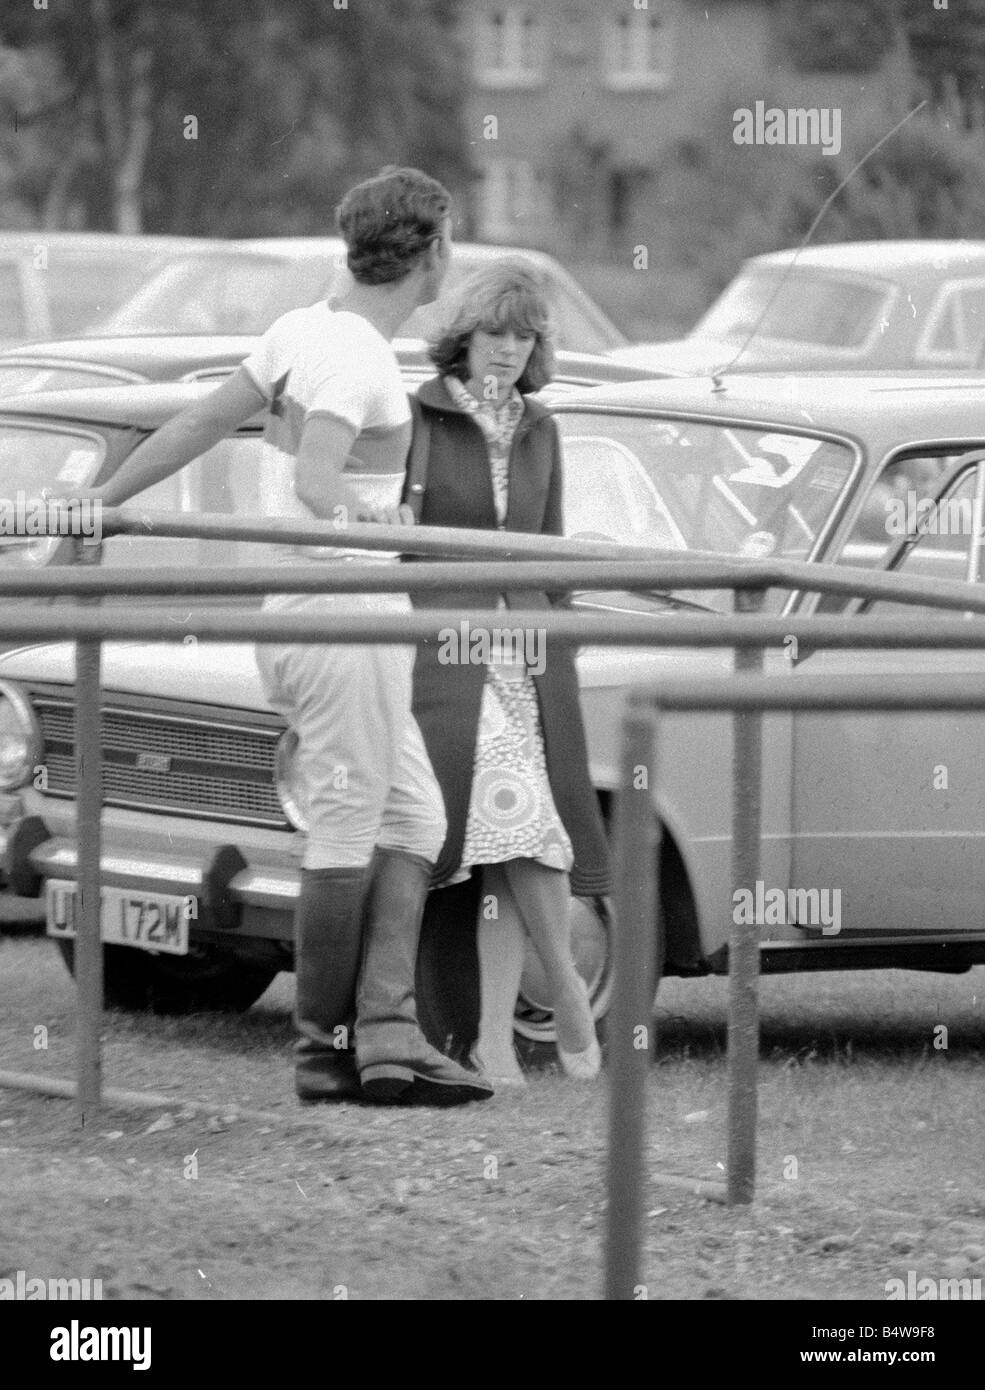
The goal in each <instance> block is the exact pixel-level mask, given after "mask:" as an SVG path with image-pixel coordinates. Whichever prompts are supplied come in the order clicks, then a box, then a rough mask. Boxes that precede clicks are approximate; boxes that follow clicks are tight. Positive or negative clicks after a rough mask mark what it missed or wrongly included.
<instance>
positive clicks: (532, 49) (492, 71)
mask: <svg viewBox="0 0 985 1390" xmlns="http://www.w3.org/2000/svg"><path fill="white" fill-rule="evenodd" d="M544 47H545V44H544V25H543V22H542V20H540V19H539V18H538V17H537V16H536V14H535V13H534V11H533V9H532V8H528V7H527V6H524V5H500V6H497V8H496V9H493V10H488V11H486V12H485V13H484V14H481V15H480V16H479V18H478V21H477V30H476V77H477V79H478V81H479V82H480V83H481V84H482V85H483V86H484V87H533V86H536V85H538V84H539V83H541V82H543V80H544V66H545V65H544Z"/></svg>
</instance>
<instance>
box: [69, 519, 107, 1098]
mask: <svg viewBox="0 0 985 1390" xmlns="http://www.w3.org/2000/svg"><path fill="white" fill-rule="evenodd" d="M76 560H77V562H78V563H79V564H95V563H98V560H99V546H96V545H86V544H85V542H84V541H82V540H78V541H76ZM93 601H94V602H95V603H97V604H98V602H99V600H98V599H95V600H85V599H82V600H81V602H82V603H86V602H93ZM101 665H102V643H101V641H100V640H98V639H96V640H93V641H83V640H80V641H77V642H76V644H75V770H76V787H77V796H76V806H77V817H78V821H77V827H78V828H77V844H78V891H79V907H80V913H79V923H78V928H77V935H76V940H75V984H76V994H77V1000H78V1035H77V1052H76V1088H75V1104H76V1113H77V1115H78V1118H79V1123H80V1124H81V1125H82V1126H84V1125H85V1124H86V1122H87V1121H88V1120H91V1119H92V1118H93V1117H94V1115H95V1114H96V1113H97V1111H98V1109H99V1106H100V1104H101V1100H102V1057H101V1049H100V1032H101V1029H102V1017H103V946H102V941H101V939H100V915H101V914H100V898H101V891H100V890H101V873H100V862H101V859H102V824H101V822H102V811H103V744H102V720H101V714H100V669H101Z"/></svg>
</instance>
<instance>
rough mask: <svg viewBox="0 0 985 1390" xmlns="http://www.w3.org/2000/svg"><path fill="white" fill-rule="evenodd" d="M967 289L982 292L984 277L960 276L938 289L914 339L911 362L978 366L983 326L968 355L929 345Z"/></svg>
mask: <svg viewBox="0 0 985 1390" xmlns="http://www.w3.org/2000/svg"><path fill="white" fill-rule="evenodd" d="M969 286H971V287H974V288H976V289H980V290H982V291H983V292H985V275H979V276H970V275H966V276H962V277H961V279H959V280H947V281H945V283H944V284H943V285H941V286H940V287H939V289H938V291H937V294H936V296H935V298H934V302H933V304H932V305H931V307H930V312H929V313H928V315H927V321H926V323H925V324H924V326H923V328H922V329H921V330H920V336H919V337H918V338H917V343H916V348H915V349H914V353H913V360H914V363H916V364H917V365H923V364H926V365H928V366H943V367H974V366H977V365H979V364H980V363H981V361H982V358H983V354H985V324H983V327H982V336H981V341H980V342H979V343H978V346H977V348H975V349H972V350H971V352H970V353H969V354H964V353H962V352H961V351H952V350H950V349H948V348H939V347H937V348H935V347H932V346H931V344H932V342H933V338H934V334H935V333H936V332H937V331H938V329H939V328H940V326H941V322H942V320H943V318H944V316H945V314H946V313H947V312H948V310H949V308H950V306H951V304H952V303H953V301H954V299H955V297H956V296H958V295H959V294H960V293H961V292H962V290H965V289H967V288H968V287H969Z"/></svg>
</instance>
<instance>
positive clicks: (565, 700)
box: [405, 377, 611, 897]
mask: <svg viewBox="0 0 985 1390" xmlns="http://www.w3.org/2000/svg"><path fill="white" fill-rule="evenodd" d="M412 410H413V412H414V420H415V428H416V427H417V424H418V420H419V418H420V413H421V412H426V414H427V418H428V421H429V423H430V429H431V434H430V449H429V461H428V471H427V486H426V489H425V492H424V497H423V506H422V509H421V514H420V521H421V524H422V525H427V526H463V527H471V528H474V529H479V530H491V531H495V530H497V529H504V530H508V531H526V532H530V533H533V534H535V535H551V536H556V535H561V534H562V529H563V527H562V510H561V476H562V475H561V447H560V440H559V437H558V432H557V425H556V424H555V422H554V420H553V419H552V418H551V416H550V415H549V414H548V412H547V411H546V410H545V409H544V407H543V406H542V405H541V404H540V403H539V402H537V401H534V400H532V399H529V398H528V399H525V401H524V412H523V415H522V416H521V417H520V421H519V423H518V425H517V428H516V433H515V434H514V436H513V444H512V448H511V451H510V460H509V470H510V471H509V504H508V511H507V514H506V521H505V524H504V526H503V527H502V528H500V527H499V523H498V521H497V518H496V508H495V502H494V500H493V490H492V479H491V475H490V467H489V450H488V445H487V444H486V440H485V436H484V435H483V433H482V431H481V429H480V428H479V426H478V424H477V423H476V421H475V420H474V419H473V418H472V416H471V415H470V414H469V413H468V412H467V411H465V410H463V409H462V408H461V407H460V406H459V405H457V404H456V402H455V401H454V400H453V399H452V398H451V396H450V395H449V394H448V391H447V390H446V388H445V385H444V383H443V382H442V380H441V378H440V377H435V378H433V379H432V380H430V381H426V382H425V383H424V384H423V385H422V386H421V387H420V389H419V391H418V393H417V399H416V400H413V399H412ZM405 500H406V498H405ZM498 600H499V594H498V593H496V592H492V591H490V592H485V591H482V592H478V593H468V594H463V593H461V592H458V591H441V592H436V593H428V594H418V595H415V596H414V604H415V606H416V607H419V608H475V609H482V608H487V609H495V608H496V606H497V603H498ZM506 602H507V604H508V606H509V607H510V608H514V609H527V610H531V609H544V610H545V611H546V610H548V609H550V607H551V602H550V600H549V598H548V596H547V595H546V594H545V593H544V592H542V591H533V590H524V591H520V590H517V591H515V592H513V593H511V594H507V595H506ZM490 626H499V627H508V626H509V619H508V617H507V615H506V614H505V613H501V614H500V616H499V617H498V618H497V619H496V621H495V622H493V623H490ZM544 665H545V670H544V673H543V674H542V675H539V676H534V678H533V679H534V684H535V686H536V689H537V699H538V703H539V706H540V717H541V728H542V730H543V734H544V751H545V755H546V760H547V775H548V779H549V781H550V784H551V791H552V793H553V796H554V804H555V805H556V806H557V810H558V814H559V815H560V817H561V820H562V821H563V823H564V827H565V829H566V830H567V832H568V834H569V835H570V837H571V844H572V848H573V850H574V866H573V868H572V872H571V888H572V892H574V893H577V894H580V895H582V896H586V897H589V896H592V895H595V894H606V893H608V892H609V891H610V890H611V883H610V870H609V855H608V848H607V843H606V836H605V830H604V827H603V824H602V818H601V815H600V813H599V806H598V800H597V798H596V795H595V791H594V788H593V787H592V781H591V777H590V775H589V771H588V753H587V749H586V746H585V730H584V724H583V721H582V715H581V706H580V704H579V699H578V679H577V675H576V672H575V664H574V654H573V651H572V648H571V647H565V646H561V645H557V646H555V645H554V644H551V643H548V646H547V652H546V660H545V663H544ZM485 677H486V668H485V666H483V665H481V664H475V665H473V664H471V663H464V662H463V663H457V664H454V665H443V664H441V663H439V661H438V644H437V643H436V642H431V643H425V644H424V645H422V646H421V647H419V648H418V655H417V661H416V664H415V668H414V714H415V715H416V717H417V720H418V723H419V724H420V726H421V732H422V733H423V735H424V742H425V745H426V746H427V750H428V755H429V756H430V759H431V763H432V765H433V767H434V771H435V774H436V776H437V779H438V782H439V784H440V786H441V790H442V793H443V795H444V799H445V810H446V812H447V815H448V836H447V838H446V840H445V844H444V847H443V849H442V851H441V855H440V857H439V860H438V864H437V866H436V869H435V875H434V877H435V881H436V882H442V881H443V880H444V879H446V878H447V877H448V876H449V875H450V874H452V873H454V871H455V870H456V869H457V868H458V867H459V865H460V864H461V858H462V849H463V846H464V842H465V822H466V817H467V815H468V807H469V799H470V797H471V792H472V772H473V764H474V759H475V745H476V736H477V731H478V726H479V712H480V707H481V702H482V691H483V686H484V684H485Z"/></svg>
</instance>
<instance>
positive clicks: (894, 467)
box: [838, 454, 960, 566]
mask: <svg viewBox="0 0 985 1390" xmlns="http://www.w3.org/2000/svg"><path fill="white" fill-rule="evenodd" d="M958 457H960V456H959V455H957V454H921V455H907V456H906V457H904V458H896V459H892V460H891V461H890V462H889V463H888V464H887V465H886V467H885V468H884V469H883V471H882V473H881V474H880V476H879V478H878V479H877V480H876V482H875V484H874V485H873V487H872V488H871V490H870V492H869V494H868V496H867V497H866V499H865V502H864V505H863V507H862V510H861V512H860V513H859V514H858V516H857V517H856V519H855V524H854V526H853V527H852V531H851V534H850V535H849V537H848V539H847V541H846V542H845V545H844V546H843V548H842V551H841V554H840V555H839V556H838V564H840V565H860V566H875V565H880V564H882V563H883V561H884V560H885V558H886V556H887V555H888V553H889V550H890V547H891V546H892V544H893V542H894V541H895V540H896V539H897V538H898V537H899V536H901V535H904V534H905V532H906V518H907V517H908V516H909V517H913V516H915V515H916V514H917V513H923V512H925V511H926V510H927V509H928V508H929V507H930V504H931V502H932V500H933V498H934V497H935V496H936V494H937V491H938V489H939V487H940V485H941V483H942V481H943V480H944V478H946V476H947V474H948V472H949V471H950V469H951V468H952V467H953V466H954V463H955V461H956V459H957V458H958ZM901 527H902V529H901Z"/></svg>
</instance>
